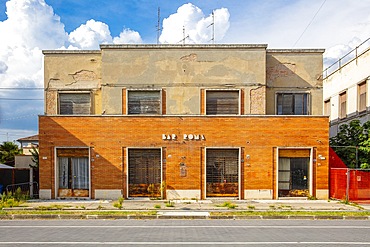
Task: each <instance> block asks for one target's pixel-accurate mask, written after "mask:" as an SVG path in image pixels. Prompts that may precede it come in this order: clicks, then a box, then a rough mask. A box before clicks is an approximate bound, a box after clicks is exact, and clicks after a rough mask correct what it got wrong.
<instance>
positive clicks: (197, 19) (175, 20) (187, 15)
mask: <svg viewBox="0 0 370 247" xmlns="http://www.w3.org/2000/svg"><path fill="white" fill-rule="evenodd" d="M214 14H215V23H214V25H215V26H214V28H215V40H216V42H217V41H220V40H222V39H223V38H224V36H225V34H226V32H227V30H228V29H229V25H230V23H229V17H230V14H229V11H228V10H227V9H226V8H221V9H216V10H215V11H214ZM212 23H213V18H212V14H210V15H208V16H207V17H205V15H204V13H203V12H202V10H201V9H200V8H198V7H197V6H195V5H193V4H191V3H187V4H184V5H182V6H181V7H179V8H178V9H177V12H176V13H175V14H172V15H170V16H169V17H168V18H165V19H164V20H163V27H162V34H161V36H160V37H159V41H160V42H161V43H171V44H176V43H182V41H183V39H184V31H185V37H186V40H185V43H191V44H194V43H196V44H197V43H210V42H211V40H212V36H213V31H212V29H213V27H212V26H211V24H212ZM184 29H185V30H184Z"/></svg>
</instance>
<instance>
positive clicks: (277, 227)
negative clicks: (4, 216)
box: [0, 225, 370, 229]
mask: <svg viewBox="0 0 370 247" xmlns="http://www.w3.org/2000/svg"><path fill="white" fill-rule="evenodd" d="M1 228H7V229H9V228H163V229H167V228H168V229H173V228H223V229H224V228H253V229H256V228H271V229H279V228H281V229H297V228H301V229H306V228H310V229H370V226H294V225H293V226H258V225H254V226H252V225H251V226H237V225H234V226H225V225H220V226H207V225H203V226H198V225H196V226H193V225H189V226H172V225H166V226H154V225H153V226H149V225H146V226H130V225H124V226H111V225H109V226H108V225H107V226H103V225H101V226H92V225H79V226H67V225H66V226H60V225H43V226H39V225H27V226H22V225H19V226H0V229H1Z"/></svg>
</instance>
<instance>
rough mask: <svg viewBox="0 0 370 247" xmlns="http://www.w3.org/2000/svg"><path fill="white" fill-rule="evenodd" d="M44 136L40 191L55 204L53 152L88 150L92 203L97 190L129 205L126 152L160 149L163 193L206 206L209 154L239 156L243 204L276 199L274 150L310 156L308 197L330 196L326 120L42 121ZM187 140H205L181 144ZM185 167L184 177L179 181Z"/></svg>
mask: <svg viewBox="0 0 370 247" xmlns="http://www.w3.org/2000/svg"><path fill="white" fill-rule="evenodd" d="M39 128H40V131H39V137H40V171H42V172H41V173H40V188H41V189H42V190H51V197H52V198H55V197H56V195H55V186H56V183H55V176H54V174H55V162H54V161H55V148H56V147H88V148H89V149H90V157H89V160H90V163H91V198H96V196H95V193H94V192H95V190H119V191H121V192H122V195H123V196H124V197H127V183H126V178H127V150H128V149H129V148H161V149H162V153H163V154H164V155H163V157H162V165H163V179H164V180H165V186H166V190H171V191H181V190H195V191H199V193H200V197H201V198H202V199H204V198H205V197H206V195H205V190H204V183H205V181H204V178H205V176H204V170H205V168H204V162H205V161H204V156H205V150H206V149H207V148H239V149H240V150H241V159H240V181H239V182H240V186H241V191H240V194H239V198H241V199H243V198H244V197H245V193H244V191H246V190H253V191H258V190H262V191H263V190H270V191H272V198H276V197H277V196H276V157H277V156H276V153H277V150H278V149H279V148H280V149H282V148H283V149H284V150H285V149H288V151H289V150H291V151H290V154H289V155H288V156H290V157H295V156H298V157H301V156H305V155H304V154H303V155H299V154H298V155H296V154H294V153H297V152H298V153H299V151H294V150H301V149H305V150H307V151H306V152H307V153H309V152H312V156H313V157H312V168H313V177H312V191H311V192H310V193H311V194H312V195H313V196H316V190H328V159H327V158H326V159H325V160H319V159H318V155H320V156H321V157H328V119H327V117H298V116H296V117H288V116H265V117H264V116H262V117H261V116H260V117H252V116H242V117H241V116H238V117H231V116H229V117H207V116H195V117H186V116H181V117H180V116H178V117H174V116H158V117H155V116H151V117H145V116H139V117H134V116H130V117H128V116H119V117H116V116H109V117H108V116H85V117H82V116H77V117H74V116H68V117H66V116H41V117H40V119H39ZM163 134H165V135H171V137H172V134H175V135H176V140H163V137H162V135H163ZM184 134H187V135H190V134H193V135H203V136H204V137H205V139H204V140H184V138H183V137H184V136H183V135H184ZM297 148H299V149H297ZM282 153H283V152H282ZM285 153H289V152H287V151H285ZM301 153H304V151H301ZM309 155H310V154H309ZM181 162H183V163H185V166H186V176H181V174H180V163H181ZM272 198H271V199H272ZM245 199H247V198H245Z"/></svg>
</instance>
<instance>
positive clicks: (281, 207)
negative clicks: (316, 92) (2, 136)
mask: <svg viewBox="0 0 370 247" xmlns="http://www.w3.org/2000/svg"><path fill="white" fill-rule="evenodd" d="M115 203H116V201H112V200H29V201H27V202H26V203H24V204H22V205H21V207H17V208H4V209H3V210H6V211H7V213H6V214H0V220H9V219H11V220H18V219H20V220H25V219H234V220H236V219H306V220H317V219H336V220H344V219H346V220H349V219H356V220H370V216H368V215H357V216H344V215H342V214H339V215H338V214H335V213H332V214H331V213H327V214H319V213H315V214H310V213H307V214H304V213H303V215H302V214H294V213H293V212H294V211H307V212H312V211H316V212H317V211H321V212H325V211H326V212H344V211H345V212H364V211H365V212H366V211H370V204H364V205H358V204H352V203H350V204H345V203H343V202H340V201H335V200H327V201H326V200H306V199H297V200H293V199H290V200H286V199H284V200H220V199H209V200H171V201H170V202H169V201H165V200H149V199H134V200H125V201H124V202H123V203H122V208H121V209H118V208H117V207H115V206H114V205H115ZM14 210H54V211H56V212H52V213H47V211H46V213H45V211H43V212H42V213H41V212H40V213H39V214H28V213H26V212H25V213H17V212H14ZM12 211H13V212H14V213H12ZM62 211H68V212H71V213H68V212H62ZM97 211H129V213H127V214H116V213H111V214H109V213H97ZM140 211H142V212H143V211H150V212H151V213H149V214H145V213H144V214H140ZM238 211H239V212H240V211H253V212H255V213H253V214H249V215H238ZM277 211H287V212H292V214H289V213H288V214H282V213H277V214H274V213H273V212H277ZM59 212H60V213H59ZM90 212H91V213H90ZM217 212H218V214H217ZM259 212H260V214H259ZM265 212H272V213H271V214H270V213H265ZM32 213H33V212H32ZM152 213H154V214H152ZM347 215H348V214H347Z"/></svg>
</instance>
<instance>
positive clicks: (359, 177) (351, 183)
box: [329, 148, 370, 201]
mask: <svg viewBox="0 0 370 247" xmlns="http://www.w3.org/2000/svg"><path fill="white" fill-rule="evenodd" d="M329 157H330V160H329V165H330V171H329V172H330V174H329V179H330V186H329V188H330V192H329V196H330V198H336V199H340V200H349V201H361V200H370V170H364V169H351V168H347V166H346V165H345V164H344V163H343V161H342V160H341V159H340V158H339V157H338V155H337V154H336V153H335V152H334V150H333V149H331V148H330V150H329Z"/></svg>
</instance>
